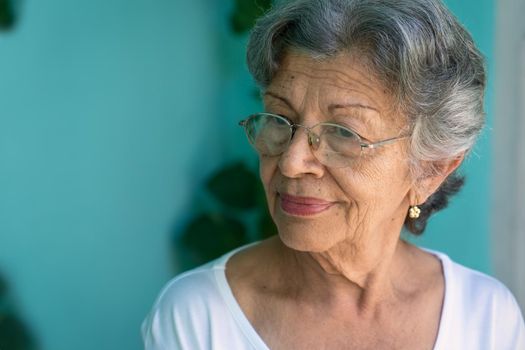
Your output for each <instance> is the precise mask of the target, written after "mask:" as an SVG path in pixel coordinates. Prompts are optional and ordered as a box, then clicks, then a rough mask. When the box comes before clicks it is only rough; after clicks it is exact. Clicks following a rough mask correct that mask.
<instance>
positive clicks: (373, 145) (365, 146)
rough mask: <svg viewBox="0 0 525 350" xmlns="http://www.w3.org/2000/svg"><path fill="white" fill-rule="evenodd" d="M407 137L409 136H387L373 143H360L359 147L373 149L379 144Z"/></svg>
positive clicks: (386, 143)
mask: <svg viewBox="0 0 525 350" xmlns="http://www.w3.org/2000/svg"><path fill="white" fill-rule="evenodd" d="M407 137H409V136H397V137H392V138H389V139H386V140H383V141H378V142H374V143H362V144H361V148H368V149H374V148H376V147H379V146H383V145H388V144H391V143H393V142H395V141H397V140H401V139H406V138H407Z"/></svg>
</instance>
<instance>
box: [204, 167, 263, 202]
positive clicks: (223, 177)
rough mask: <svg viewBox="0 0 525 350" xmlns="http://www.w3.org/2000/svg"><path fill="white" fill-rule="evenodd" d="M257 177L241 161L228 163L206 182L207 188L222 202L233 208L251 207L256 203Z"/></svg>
mask: <svg viewBox="0 0 525 350" xmlns="http://www.w3.org/2000/svg"><path fill="white" fill-rule="evenodd" d="M259 183H260V181H259V178H258V177H257V176H256V175H255V173H253V171H251V170H250V169H248V167H247V166H246V165H245V164H244V163H241V162H238V163H235V164H232V165H229V166H227V167H225V168H223V169H221V170H220V171H219V172H217V173H216V174H215V175H213V176H212V177H211V179H210V180H209V181H208V183H207V188H208V190H209V191H210V192H211V193H212V194H213V196H214V197H215V198H217V199H218V200H219V201H220V202H221V203H222V204H224V205H226V206H229V207H232V208H235V209H253V208H255V207H256V205H257V186H259Z"/></svg>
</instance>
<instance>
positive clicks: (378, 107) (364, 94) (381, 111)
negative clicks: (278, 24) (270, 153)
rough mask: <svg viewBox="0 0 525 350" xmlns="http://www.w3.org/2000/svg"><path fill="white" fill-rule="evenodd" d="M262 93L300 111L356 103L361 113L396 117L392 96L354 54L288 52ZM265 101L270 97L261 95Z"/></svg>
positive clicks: (328, 110)
mask: <svg viewBox="0 0 525 350" xmlns="http://www.w3.org/2000/svg"><path fill="white" fill-rule="evenodd" d="M266 92H268V93H270V94H269V95H270V96H271V95H278V96H281V97H283V98H285V99H286V100H287V101H289V102H290V104H292V105H293V106H292V107H294V109H297V111H298V112H301V113H306V112H308V111H311V110H312V109H317V110H321V112H322V113H323V114H325V113H331V112H332V111H330V109H331V108H330V107H333V106H357V107H360V108H361V109H362V110H363V112H364V113H367V114H370V115H373V114H376V115H378V116H381V119H383V120H382V121H383V122H385V121H386V120H385V119H384V118H386V119H391V118H393V119H394V120H396V121H397V122H399V120H400V118H398V117H397V116H394V110H395V106H394V103H393V101H394V98H393V96H392V95H391V94H390V93H389V91H388V89H387V88H386V87H385V85H384V84H383V83H382V82H381V81H380V80H379V79H378V78H376V76H375V75H374V72H373V71H372V70H371V69H370V68H369V66H368V65H367V64H366V60H365V59H364V58H362V57H359V56H357V55H355V54H354V55H351V54H340V55H337V56H335V57H331V58H323V59H315V58H312V57H309V56H307V55H304V54H300V53H296V52H291V53H288V54H287V55H286V56H285V57H284V58H283V60H282V61H281V65H280V67H279V70H278V71H277V73H276V74H275V76H274V78H273V79H272V81H271V83H270V85H269V86H268V88H267V89H266ZM265 102H266V103H273V98H272V97H270V98H266V97H265ZM394 120H393V121H394Z"/></svg>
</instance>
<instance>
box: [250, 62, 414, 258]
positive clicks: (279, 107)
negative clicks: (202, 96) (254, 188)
mask: <svg viewBox="0 0 525 350" xmlns="http://www.w3.org/2000/svg"><path fill="white" fill-rule="evenodd" d="M361 62H362V61H361ZM264 105H265V109H266V112H269V113H275V114H279V115H283V116H286V117H287V118H288V119H290V120H291V121H292V122H294V123H298V124H301V125H305V126H313V125H315V124H318V123H320V122H334V123H338V124H341V125H344V126H346V127H348V128H350V129H352V130H354V131H356V132H357V133H358V134H359V135H361V137H362V138H363V141H364V142H366V143H372V142H376V141H380V140H384V139H387V138H391V137H395V136H399V135H401V134H403V133H405V132H406V121H405V119H404V117H402V116H400V115H396V114H395V113H394V108H393V103H392V97H391V96H390V95H389V93H388V92H387V89H385V88H384V86H383V85H382V84H380V83H379V82H378V81H377V80H376V79H374V77H373V75H372V74H371V73H370V71H368V70H367V68H366V66H365V65H363V64H362V63H360V61H359V59H357V58H355V57H353V56H350V55H340V56H336V57H334V58H331V59H329V60H326V59H324V60H315V59H312V58H309V57H307V56H303V55H300V54H293V53H290V54H288V55H287V56H286V57H285V59H284V60H283V62H282V65H281V68H280V70H279V72H278V73H277V74H276V76H275V78H274V79H273V80H272V82H271V84H270V85H269V87H268V88H267V90H266V92H265V95H264ZM406 143H407V141H406V140H405V139H402V140H399V141H397V142H394V143H392V144H388V145H384V146H381V147H378V148H376V149H373V150H365V152H363V154H362V155H361V157H359V158H358V159H356V160H355V161H353V162H352V164H351V165H350V166H348V167H345V168H328V167H326V166H324V165H322V164H321V163H320V162H319V161H318V160H317V159H316V158H315V156H314V155H313V153H312V151H311V149H310V146H309V144H308V139H307V135H306V132H305V131H304V129H303V128H299V129H298V130H297V132H296V134H295V135H294V137H293V139H292V142H291V144H290V146H289V148H288V149H287V150H286V151H285V152H284V153H283V154H281V155H280V156H274V157H268V156H261V159H260V173H261V179H262V181H263V184H264V187H265V191H266V195H267V199H268V205H269V209H270V213H271V215H272V217H273V219H274V221H275V223H276V225H277V227H278V230H279V236H280V237H281V240H282V241H283V242H284V243H285V244H286V245H287V246H289V247H290V248H293V249H296V250H300V251H310V252H322V251H326V250H328V249H332V248H334V247H336V246H338V245H339V246H341V247H343V246H346V247H347V248H348V247H351V249H360V248H370V247H374V246H375V247H380V246H381V244H382V243H383V242H385V240H386V239H390V241H391V240H392V237H393V235H394V236H396V237H397V235H399V232H400V229H401V227H402V224H403V222H404V219H405V216H406V213H407V209H408V206H409V204H410V201H409V199H411V198H412V197H410V196H411V195H413V193H412V191H411V188H412V181H411V180H410V176H409V167H408V161H407V152H406Z"/></svg>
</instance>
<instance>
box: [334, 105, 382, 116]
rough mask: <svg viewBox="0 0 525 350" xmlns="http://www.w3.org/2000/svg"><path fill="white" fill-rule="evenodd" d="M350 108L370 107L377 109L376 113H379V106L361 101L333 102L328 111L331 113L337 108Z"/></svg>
mask: <svg viewBox="0 0 525 350" xmlns="http://www.w3.org/2000/svg"><path fill="white" fill-rule="evenodd" d="M348 108H360V109H370V110H373V111H375V112H376V113H378V114H380V113H379V110H378V109H377V108H374V107H372V106H368V105H364V104H361V103H333V104H331V105H329V106H328V111H329V112H330V113H333V112H334V110H336V109H348Z"/></svg>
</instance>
